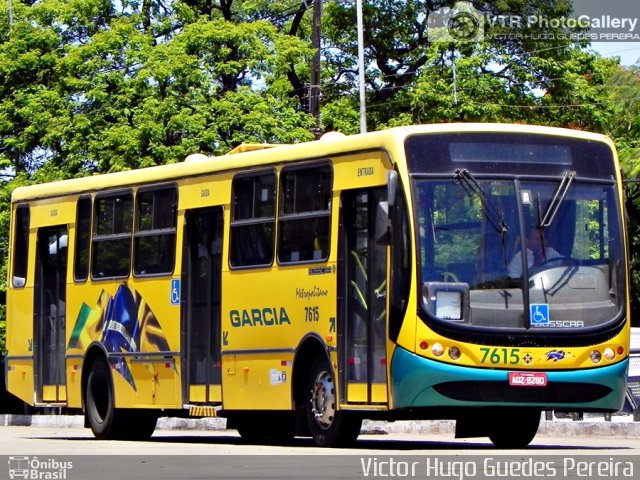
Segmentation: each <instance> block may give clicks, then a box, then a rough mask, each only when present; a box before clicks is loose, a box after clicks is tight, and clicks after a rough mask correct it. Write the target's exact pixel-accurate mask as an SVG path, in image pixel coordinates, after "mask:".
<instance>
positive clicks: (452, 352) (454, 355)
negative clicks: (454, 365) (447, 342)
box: [449, 347, 461, 360]
mask: <svg viewBox="0 0 640 480" xmlns="http://www.w3.org/2000/svg"><path fill="white" fill-rule="evenodd" d="M460 355H461V352H460V349H459V348H458V347H449V358H450V359H451V360H458V359H459V358H460Z"/></svg>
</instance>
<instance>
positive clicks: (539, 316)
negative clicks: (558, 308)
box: [529, 303, 550, 327]
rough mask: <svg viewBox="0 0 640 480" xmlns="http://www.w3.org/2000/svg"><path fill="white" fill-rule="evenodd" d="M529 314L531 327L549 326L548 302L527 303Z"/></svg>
mask: <svg viewBox="0 0 640 480" xmlns="http://www.w3.org/2000/svg"><path fill="white" fill-rule="evenodd" d="M529 316H530V317H531V326H532V327H548V326H549V320H550V319H549V304H548V303H532V304H531V305H529Z"/></svg>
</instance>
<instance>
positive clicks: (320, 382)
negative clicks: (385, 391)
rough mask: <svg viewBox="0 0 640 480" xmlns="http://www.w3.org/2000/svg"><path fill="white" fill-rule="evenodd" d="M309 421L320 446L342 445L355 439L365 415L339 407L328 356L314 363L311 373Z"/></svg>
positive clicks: (308, 388) (311, 430) (309, 378)
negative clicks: (356, 414)
mask: <svg viewBox="0 0 640 480" xmlns="http://www.w3.org/2000/svg"><path fill="white" fill-rule="evenodd" d="M307 392H308V394H307V395H308V398H307V400H308V402H307V423H308V425H309V431H310V432H311V436H312V437H313V440H314V441H315V442H316V444H317V445H318V446H321V447H343V446H347V445H350V444H352V443H354V442H355V440H356V439H357V438H358V435H359V434H360V427H361V426H362V418H360V417H358V416H355V415H353V414H351V413H350V412H345V411H342V410H338V409H337V402H338V399H337V392H336V385H335V381H334V374H333V369H332V368H331V364H330V363H329V361H328V360H327V359H325V358H318V359H316V360H315V362H314V363H313V365H312V367H311V370H310V372H309V377H308V385H307Z"/></svg>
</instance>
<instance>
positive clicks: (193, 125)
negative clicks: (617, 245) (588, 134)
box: [0, 0, 640, 282]
mask: <svg viewBox="0 0 640 480" xmlns="http://www.w3.org/2000/svg"><path fill="white" fill-rule="evenodd" d="M321 3H322V49H321V53H322V57H321V72H320V74H321V92H322V93H321V130H322V131H326V130H340V131H342V132H344V133H347V134H349V133H356V132H358V131H359V111H358V109H359V105H358V72H357V67H358V64H357V32H356V28H355V25H356V21H355V19H356V11H355V2H354V1H353V0H334V1H330V2H321ZM454 3H455V2H454V1H450V0H368V1H367V2H364V39H365V42H364V43H365V45H364V46H365V67H366V97H367V106H368V114H367V120H368V124H369V129H370V130H376V129H381V128H384V127H387V126H394V125H402V124H407V123H427V122H449V121H500V122H527V123H539V124H544V125H558V126H566V127H571V128H579V129H589V130H594V131H598V132H604V133H609V134H611V135H613V136H614V138H615V139H616V141H617V142H618V143H619V145H620V146H621V147H622V149H621V157H622V158H623V160H624V161H625V170H626V171H627V173H629V174H633V175H635V174H636V173H637V172H638V171H640V163H639V162H638V159H639V158H640V154H639V153H638V150H637V148H638V145H637V143H635V142H637V138H638V129H639V128H640V120H639V117H638V112H639V108H640V107H639V106H638V105H639V104H638V91H639V89H638V70H637V69H631V70H623V69H620V68H619V67H618V66H617V63H616V62H615V61H613V60H608V59H604V58H602V57H600V56H599V55H597V54H595V53H593V52H592V51H590V50H589V47H588V45H586V44H584V43H579V42H573V41H570V40H549V38H551V37H553V36H554V35H555V34H557V33H558V30H557V29H556V30H554V29H553V28H551V27H548V28H546V29H545V28H539V27H535V28H534V27H531V28H529V30H528V31H527V32H526V33H528V34H529V35H527V36H523V37H520V38H510V37H506V38H503V39H497V38H496V35H498V34H501V33H502V34H504V33H505V32H506V30H505V27H504V26H502V25H500V24H499V23H494V24H492V25H490V24H487V23H485V31H484V34H485V35H484V39H482V41H477V42H453V41H451V42H434V41H432V40H433V39H432V38H430V31H429V16H430V15H432V14H433V13H434V12H437V11H438V10H439V9H440V8H442V7H448V6H452V5H453V4H454ZM12 4H13V18H14V22H13V24H12V25H9V23H8V18H9V16H8V12H7V6H8V3H7V2H6V0H0V175H1V177H0V182H1V184H0V188H1V190H0V205H1V206H2V207H1V209H0V253H1V254H2V257H3V258H4V259H6V257H7V240H6V239H7V232H8V205H9V202H10V192H11V191H12V189H13V188H15V187H16V186H17V185H24V184H29V183H38V182H44V181H51V180H56V179H64V178H71V177H78V176H83V175H91V174H95V173H104V172H112V171H120V170H126V169H134V168H140V167H145V166H151V165H159V164H165V163H172V162H178V161H181V159H183V158H184V157H185V156H186V155H188V154H190V153H193V152H204V153H208V154H221V153H224V152H226V151H228V150H229V149H231V148H233V147H235V146H237V145H238V144H240V143H242V142H269V143H276V142H286V143H292V142H298V141H305V140H310V139H312V138H314V133H315V132H314V128H315V120H314V119H313V118H312V117H311V115H310V114H309V113H308V109H309V82H310V78H311V63H312V58H313V56H314V55H315V51H314V49H313V48H312V46H311V37H312V30H313V29H312V21H311V14H312V9H313V8H314V6H315V4H316V2H314V1H313V0H119V1H114V0H39V1H33V0H23V1H19V0H14V1H13V2H12ZM473 5H474V6H475V8H477V9H478V10H480V11H481V12H482V13H483V14H486V15H488V16H492V15H493V16H495V15H521V16H524V17H526V16H528V15H532V14H542V15H547V16H548V17H550V18H551V17H554V16H561V15H563V14H567V13H568V12H569V11H570V8H571V2H569V1H568V0H561V1H557V2H549V1H548V0H530V1H523V0H496V1H493V2H480V1H475V2H473ZM638 201H640V199H638ZM639 245H640V243H639ZM5 261H6V260H5ZM2 268H3V272H4V273H6V265H5V264H4V263H3V265H2ZM5 278H6V275H5V276H3V277H2V282H4V281H5Z"/></svg>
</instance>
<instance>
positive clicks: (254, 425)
mask: <svg viewBox="0 0 640 480" xmlns="http://www.w3.org/2000/svg"><path fill="white" fill-rule="evenodd" d="M235 425H236V429H237V430H238V433H239V434H240V436H241V437H242V439H243V440H244V441H245V442H247V443H258V444H277V445H280V444H286V443H289V442H291V440H293V438H294V437H295V432H296V424H295V416H294V415H293V414H292V413H291V412H282V413H273V412H265V413H255V414H251V413H247V414H244V415H242V416H241V417H240V418H237V419H236V421H235Z"/></svg>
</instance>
